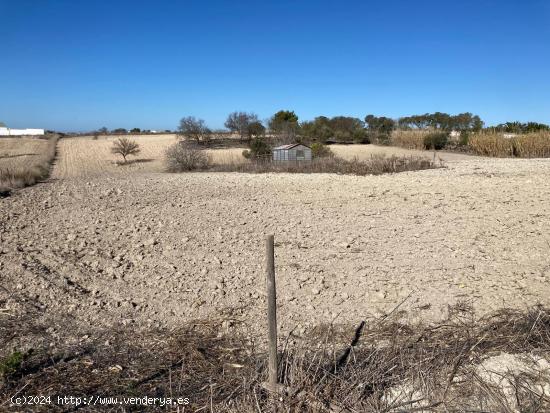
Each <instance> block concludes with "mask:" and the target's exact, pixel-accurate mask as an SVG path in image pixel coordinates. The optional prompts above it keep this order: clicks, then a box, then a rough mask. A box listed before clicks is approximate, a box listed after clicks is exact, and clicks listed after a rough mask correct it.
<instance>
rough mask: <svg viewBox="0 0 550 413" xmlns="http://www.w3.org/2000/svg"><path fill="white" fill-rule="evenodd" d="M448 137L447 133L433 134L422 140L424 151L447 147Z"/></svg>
mask: <svg viewBox="0 0 550 413" xmlns="http://www.w3.org/2000/svg"><path fill="white" fill-rule="evenodd" d="M448 140H449V135H448V134H447V132H433V133H430V134H428V135H426V137H425V138H424V149H435V150H440V149H443V148H444V147H445V146H446V145H447V141H448Z"/></svg>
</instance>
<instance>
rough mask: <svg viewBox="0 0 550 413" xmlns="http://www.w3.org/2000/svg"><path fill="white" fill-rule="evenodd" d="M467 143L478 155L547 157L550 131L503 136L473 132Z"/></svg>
mask: <svg viewBox="0 0 550 413" xmlns="http://www.w3.org/2000/svg"><path fill="white" fill-rule="evenodd" d="M469 145H470V147H471V148H472V150H473V151H474V152H475V153H476V154H478V155H484V156H494V157H520V158H548V157H550V132H544V131H543V132H534V133H528V134H524V135H517V136H512V137H505V135H504V134H502V133H494V132H490V133H488V132H483V133H476V134H473V135H472V136H471V137H470V139H469Z"/></svg>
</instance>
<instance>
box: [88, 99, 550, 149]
mask: <svg viewBox="0 0 550 413" xmlns="http://www.w3.org/2000/svg"><path fill="white" fill-rule="evenodd" d="M224 126H225V128H226V129H225V130H216V131H214V132H213V131H212V129H210V128H209V127H208V126H207V124H206V122H205V121H204V120H203V119H199V118H195V117H193V116H186V117H183V118H182V119H181V120H180V123H179V125H178V128H177V132H176V133H177V135H178V136H179V137H180V138H182V139H185V140H192V141H194V142H196V143H197V144H199V145H202V146H209V145H211V144H212V143H216V141H219V139H218V138H219V137H220V136H221V137H222V138H223V137H224V134H233V135H237V136H238V137H239V139H240V141H241V142H242V143H246V144H247V145H248V146H249V148H248V149H246V150H244V151H243V156H244V157H245V158H247V159H257V158H261V157H264V156H267V155H268V154H269V153H270V151H271V149H272V148H273V147H274V146H277V145H281V144H288V143H295V142H299V143H304V144H307V145H312V144H315V143H318V144H321V145H322V144H332V143H344V144H352V143H358V144H369V143H373V144H378V145H393V146H400V147H404V148H408V149H418V150H426V149H429V150H432V149H433V150H443V149H445V150H455V151H457V150H458V151H461V152H469V153H473V154H480V155H485V156H513V157H539V156H545V157H546V156H549V155H547V154H548V153H549V152H550V139H549V138H548V134H549V133H550V126H548V125H546V124H543V123H536V122H527V123H522V122H506V123H503V124H499V125H496V126H489V127H485V126H484V122H483V120H482V119H481V118H480V117H479V116H478V115H475V114H472V113H470V112H464V113H459V114H456V115H452V114H448V113H444V112H434V113H424V114H419V115H410V116H403V117H401V118H396V119H394V118H390V117H386V116H375V115H373V114H367V115H366V116H365V117H364V118H357V117H351V116H333V117H327V116H317V117H315V118H314V119H313V120H300V119H299V117H298V115H297V114H296V112H294V111H293V110H288V109H284V110H279V111H277V112H276V113H274V114H273V115H272V116H271V117H269V118H268V119H267V120H265V121H262V120H260V119H259V117H258V115H257V114H256V113H254V112H246V111H234V112H231V113H229V114H228V115H227V118H226V120H225V123H224ZM150 132H151V131H149V130H141V129H140V128H133V129H131V130H130V131H129V132H128V131H127V130H126V129H124V128H117V129H114V130H112V131H110V132H109V131H108V129H107V128H105V127H103V128H101V129H99V130H98V131H96V132H95V133H93V136H94V139H97V136H99V135H100V134H101V135H104V134H114V135H121V134H127V133H131V134H140V133H150ZM165 132H166V133H169V132H170V131H169V130H166V131H165ZM516 135H521V136H516ZM226 136H227V135H226ZM214 137H215V138H216V139H214Z"/></svg>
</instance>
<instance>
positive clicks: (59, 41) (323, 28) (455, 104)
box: [0, 0, 550, 131]
mask: <svg viewBox="0 0 550 413" xmlns="http://www.w3.org/2000/svg"><path fill="white" fill-rule="evenodd" d="M279 109H292V110H295V111H296V113H297V114H298V115H299V117H300V119H301V120H304V119H311V118H313V117H315V116H317V115H327V116H334V115H352V116H357V117H361V118H363V117H364V116H365V115H366V114H368V113H373V114H376V115H386V116H391V117H399V116H403V115H410V114H415V113H424V112H432V111H443V112H449V113H458V112H463V111H470V112H473V113H476V114H479V115H480V116H481V117H482V118H483V119H484V120H485V121H486V123H488V124H494V123H499V122H504V121H508V120H521V121H538V122H545V123H550V1H548V0H525V1H520V0H513V1H507V0H491V1H489V0H477V1H473V0H463V1H432V0H429V1H428V0H425V1H423V0H418V1H410V0H401V1H397V0H393V1H392V0H386V1H344V0H339V1H305V0H304V1H299V0H295V1H260V0H258V1H224V2H222V1H209V0H202V1H183V0H182V1H162V0H158V1H138V0H132V1H117V0H110V1H100V0H97V1H88V0H87V1H81V0H0V121H4V122H5V123H7V124H8V126H11V127H44V128H48V129H56V130H75V131H76V130H91V129H97V128H100V127H102V126H106V127H108V128H116V127H124V128H132V127H140V128H142V129H143V128H147V129H165V128H169V129H174V128H175V127H176V126H177V124H178V120H179V119H180V118H181V117H182V116H186V115H194V116H197V117H200V118H203V119H205V120H206V121H207V123H208V124H209V125H210V126H211V127H212V128H220V127H223V122H224V120H225V117H226V116H227V114H228V113H229V112H230V111H233V110H246V111H254V112H256V113H258V115H259V116H260V118H262V119H266V118H267V117H269V116H270V115H271V114H273V113H274V112H275V111H277V110H279Z"/></svg>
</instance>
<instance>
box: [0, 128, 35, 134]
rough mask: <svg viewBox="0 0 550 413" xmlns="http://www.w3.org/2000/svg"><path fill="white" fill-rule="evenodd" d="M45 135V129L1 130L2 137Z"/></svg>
mask: <svg viewBox="0 0 550 413" xmlns="http://www.w3.org/2000/svg"><path fill="white" fill-rule="evenodd" d="M21 135H44V129H10V128H0V136H21Z"/></svg>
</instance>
